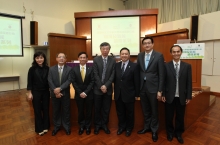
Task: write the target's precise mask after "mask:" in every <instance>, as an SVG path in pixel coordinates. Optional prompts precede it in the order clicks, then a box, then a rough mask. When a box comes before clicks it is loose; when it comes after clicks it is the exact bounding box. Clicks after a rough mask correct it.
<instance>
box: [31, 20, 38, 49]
mask: <svg viewBox="0 0 220 145" xmlns="http://www.w3.org/2000/svg"><path fill="white" fill-rule="evenodd" d="M30 44H31V45H38V22H36V21H31V22H30Z"/></svg>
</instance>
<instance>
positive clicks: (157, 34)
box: [146, 28, 189, 37]
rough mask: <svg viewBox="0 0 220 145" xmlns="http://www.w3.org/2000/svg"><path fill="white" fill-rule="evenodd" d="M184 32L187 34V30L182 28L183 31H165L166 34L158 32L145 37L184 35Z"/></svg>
mask: <svg viewBox="0 0 220 145" xmlns="http://www.w3.org/2000/svg"><path fill="white" fill-rule="evenodd" d="M184 32H187V33H188V32H189V30H188V29H186V28H184V29H178V30H172V31H166V32H159V33H155V34H148V35H146V36H150V37H153V36H160V35H168V34H176V33H184Z"/></svg>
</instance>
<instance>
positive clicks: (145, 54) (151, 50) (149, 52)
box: [145, 49, 153, 56]
mask: <svg viewBox="0 0 220 145" xmlns="http://www.w3.org/2000/svg"><path fill="white" fill-rule="evenodd" d="M152 52H153V49H152V50H151V52H149V53H146V51H145V55H147V54H150V56H151V54H152Z"/></svg>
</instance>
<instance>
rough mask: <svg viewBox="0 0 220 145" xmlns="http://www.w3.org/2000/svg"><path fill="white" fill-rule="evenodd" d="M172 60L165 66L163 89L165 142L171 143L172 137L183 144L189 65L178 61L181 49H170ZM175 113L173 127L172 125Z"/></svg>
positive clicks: (190, 82)
mask: <svg viewBox="0 0 220 145" xmlns="http://www.w3.org/2000/svg"><path fill="white" fill-rule="evenodd" d="M170 53H171V55H172V56H173V60H172V61H170V62H168V63H167V64H166V65H165V74H166V75H165V89H164V93H163V95H164V96H162V101H163V102H165V117H166V131H167V140H169V141H172V140H173V135H175V136H176V138H177V140H178V141H179V143H181V144H183V143H184V141H183V138H182V136H181V135H182V133H183V132H184V115H185V108H186V105H187V104H188V103H189V102H190V100H191V99H192V71H191V65H190V64H188V63H186V62H183V61H180V57H181V54H182V48H181V47H180V46H179V45H174V46H172V47H171V49H170ZM175 111H176V117H175V127H174V125H173V118H174V112H175Z"/></svg>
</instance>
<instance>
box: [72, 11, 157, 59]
mask: <svg viewBox="0 0 220 145" xmlns="http://www.w3.org/2000/svg"><path fill="white" fill-rule="evenodd" d="M157 14H158V9H144V10H119V11H100V12H78V13H75V14H74V16H75V26H76V35H78V36H88V37H89V39H88V40H87V43H86V52H87V53H88V56H89V59H92V58H93V57H92V50H91V49H92V47H91V40H92V38H91V34H92V30H91V29H92V28H91V27H92V24H91V20H92V18H97V17H99V18H101V17H103V18H104V17H120V16H140V39H141V36H142V37H144V35H145V33H146V32H151V33H156V32H157ZM90 38H91V39H90ZM100 43H101V42H100ZM137 49H138V48H137ZM131 59H132V60H135V59H136V57H132V58H131Z"/></svg>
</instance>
